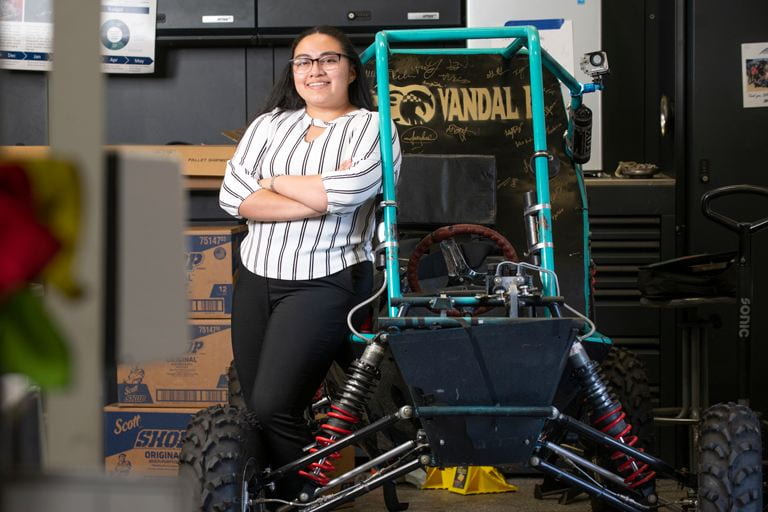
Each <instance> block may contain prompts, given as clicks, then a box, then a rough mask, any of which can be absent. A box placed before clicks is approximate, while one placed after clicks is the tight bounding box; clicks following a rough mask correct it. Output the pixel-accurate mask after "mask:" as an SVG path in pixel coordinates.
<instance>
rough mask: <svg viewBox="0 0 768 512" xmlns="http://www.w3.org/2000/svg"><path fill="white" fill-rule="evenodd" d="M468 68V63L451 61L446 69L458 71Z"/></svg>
mask: <svg viewBox="0 0 768 512" xmlns="http://www.w3.org/2000/svg"><path fill="white" fill-rule="evenodd" d="M466 67H467V63H466V62H461V61H458V60H449V61H448V64H447V65H446V66H445V69H447V70H448V71H458V70H460V69H464V68H466Z"/></svg>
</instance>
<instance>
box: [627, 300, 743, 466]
mask: <svg viewBox="0 0 768 512" xmlns="http://www.w3.org/2000/svg"><path fill="white" fill-rule="evenodd" d="M734 302H735V299H734V298H733V297H686V298H679V299H669V300H652V299H648V298H645V297H643V298H641V299H640V303H641V304H642V305H644V306H649V307H655V308H664V309H679V310H683V312H684V313H683V314H684V316H685V319H684V320H683V323H682V324H680V327H681V336H680V338H681V340H680V341H681V347H680V360H681V376H680V380H681V393H680V395H681V396H680V398H681V404H680V406H679V407H660V408H657V409H654V418H653V420H654V422H656V423H657V424H658V425H660V426H661V425H688V426H689V427H690V428H691V434H692V435H691V436H690V447H689V448H690V451H689V455H690V456H689V462H690V464H691V466H690V467H692V468H693V467H696V462H697V461H696V458H697V457H696V450H695V445H696V443H697V440H696V430H695V429H694V427H695V426H696V425H698V423H699V420H700V419H701V412H702V410H703V409H705V408H706V407H707V406H708V405H709V351H708V344H709V328H710V326H711V323H712V322H711V321H710V320H709V319H708V318H701V317H700V316H699V313H698V307H699V306H708V305H712V304H733V303H734Z"/></svg>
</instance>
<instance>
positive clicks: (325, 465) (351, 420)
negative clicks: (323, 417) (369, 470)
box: [299, 404, 360, 486]
mask: <svg viewBox="0 0 768 512" xmlns="http://www.w3.org/2000/svg"><path fill="white" fill-rule="evenodd" d="M328 417H329V418H333V419H335V420H337V421H336V422H334V423H336V425H331V424H329V423H323V424H322V425H320V429H321V430H323V431H324V432H325V433H326V434H327V435H328V436H329V437H325V436H323V435H319V434H318V435H317V436H315V446H313V447H312V448H310V449H309V452H310V453H315V452H317V451H318V450H319V449H320V448H325V447H326V446H329V445H331V444H333V443H334V442H335V441H336V438H337V437H344V436H347V435H349V434H351V433H352V430H351V429H349V428H344V427H342V426H339V425H338V423H342V425H343V424H346V426H349V427H351V426H352V425H354V424H356V423H358V422H359V421H360V418H359V417H358V416H357V415H356V414H354V413H351V412H349V411H346V410H344V409H342V408H341V407H339V406H338V405H336V404H333V405H331V412H329V413H328ZM339 458H341V454H340V453H339V452H333V453H332V454H330V455H329V456H328V457H327V458H324V459H320V460H318V461H317V462H313V463H311V464H310V465H309V466H307V470H306V471H305V470H299V474H300V475H301V476H303V477H306V478H309V479H310V480H312V481H313V482H315V483H316V484H318V485H320V486H325V485H328V482H330V481H331V479H330V477H329V476H328V475H327V474H326V473H327V472H330V471H333V470H335V469H336V466H334V465H333V463H332V462H331V461H330V460H328V459H333V460H336V459H339Z"/></svg>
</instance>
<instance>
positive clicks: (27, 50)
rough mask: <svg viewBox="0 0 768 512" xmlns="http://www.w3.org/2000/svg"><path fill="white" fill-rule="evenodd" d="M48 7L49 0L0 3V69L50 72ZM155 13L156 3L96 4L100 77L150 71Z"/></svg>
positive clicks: (107, 0)
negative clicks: (101, 62)
mask: <svg viewBox="0 0 768 512" xmlns="http://www.w3.org/2000/svg"><path fill="white" fill-rule="evenodd" d="M53 5H54V4H53V0H0V68H4V69H18V70H26V71H49V70H50V69H51V66H52V62H53V54H52V48H53ZM58 5H60V6H66V5H67V4H66V3H65V2H60V3H59V4H58ZM156 8H157V0H102V3H101V27H100V28H99V35H98V37H99V40H100V44H101V53H102V59H103V64H102V70H103V71H104V72H106V73H153V72H154V71H155V17H156V14H155V11H156Z"/></svg>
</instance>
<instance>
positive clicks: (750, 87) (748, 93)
mask: <svg viewBox="0 0 768 512" xmlns="http://www.w3.org/2000/svg"><path fill="white" fill-rule="evenodd" d="M741 83H742V88H743V91H744V108H752V107H768V43H744V44H742V45H741Z"/></svg>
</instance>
